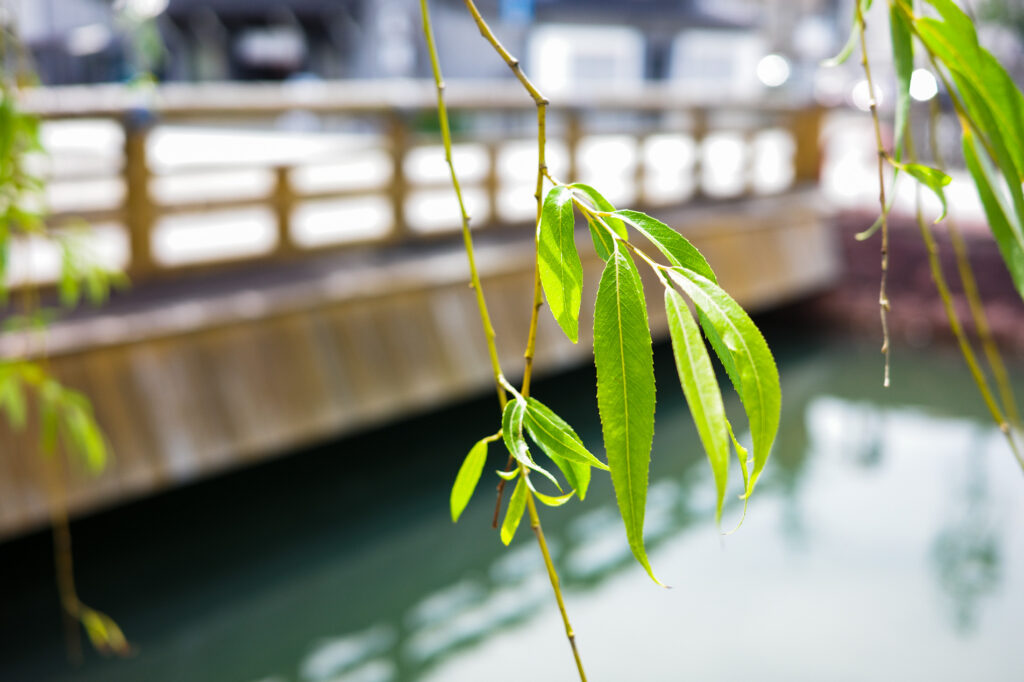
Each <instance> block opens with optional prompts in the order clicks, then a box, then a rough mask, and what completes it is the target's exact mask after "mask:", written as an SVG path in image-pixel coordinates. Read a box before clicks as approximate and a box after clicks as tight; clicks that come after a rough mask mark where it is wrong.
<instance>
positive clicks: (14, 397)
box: [0, 372, 27, 431]
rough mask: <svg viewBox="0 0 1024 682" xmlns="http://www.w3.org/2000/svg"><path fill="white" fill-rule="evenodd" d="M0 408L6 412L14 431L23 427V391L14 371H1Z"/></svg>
mask: <svg viewBox="0 0 1024 682" xmlns="http://www.w3.org/2000/svg"><path fill="white" fill-rule="evenodd" d="M0 409H3V410H4V411H6V412H7V419H8V420H9V421H10V423H11V427H13V429H14V430H15V431H20V430H21V429H23V428H25V420H26V417H27V408H26V406H25V392H24V391H23V390H22V387H21V382H20V381H19V380H18V376H17V375H16V374H15V373H14V372H4V373H3V380H2V382H0Z"/></svg>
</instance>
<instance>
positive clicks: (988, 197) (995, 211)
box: [963, 131, 1024, 298]
mask: <svg viewBox="0 0 1024 682" xmlns="http://www.w3.org/2000/svg"><path fill="white" fill-rule="evenodd" d="M963 149H964V160H965V161H966V162H967V169H968V170H969V171H970V172H971V177H973V178H974V184H975V187H977V190H978V196H980V197H981V204H982V206H983V207H984V208H985V217H986V218H988V224H989V229H991V230H992V235H993V236H994V237H995V239H996V244H997V246H998V247H999V253H1000V254H1001V255H1002V256H1003V260H1004V261H1005V262H1006V268H1007V270H1009V271H1010V276H1011V277H1012V278H1013V284H1014V286H1015V287H1016V288H1017V293H1018V294H1020V296H1021V298H1024V243H1022V241H1021V239H1020V235H1019V233H1018V232H1016V231H1015V230H1014V229H1013V226H1012V224H1011V219H1010V218H1009V209H1008V208H1007V207H1006V206H1005V205H1004V204H1003V202H1002V200H1001V199H1000V197H999V194H998V193H997V192H996V190H995V189H994V188H993V186H992V185H993V182H992V177H991V172H990V170H989V169H988V168H986V166H985V165H984V163H982V161H981V159H980V157H979V155H978V150H977V148H976V143H975V141H974V136H973V135H971V134H970V132H969V131H968V132H965V133H964V137H963Z"/></svg>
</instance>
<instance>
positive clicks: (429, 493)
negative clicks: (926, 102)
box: [0, 330, 1024, 682]
mask: <svg viewBox="0 0 1024 682" xmlns="http://www.w3.org/2000/svg"><path fill="white" fill-rule="evenodd" d="M770 340H772V344H773V347H774V348H775V349H776V352H777V356H778V361H779V365H780V370H781V375H782V381H783V395H784V408H783V414H782V430H781V432H780V436H779V440H778V442H777V445H776V448H775V451H774V454H773V456H772V460H771V462H770V464H769V467H768V469H767V473H766V474H765V477H764V478H762V483H761V485H760V487H759V490H758V492H757V494H756V495H755V498H754V500H753V502H752V503H751V504H750V508H749V512H748V515H747V519H746V522H745V523H744V525H743V526H742V528H741V529H740V530H739V531H738V532H736V533H734V534H732V535H729V536H722V535H720V533H719V532H718V531H717V530H716V528H715V525H714V522H713V504H714V499H713V492H712V490H713V489H712V483H711V478H710V474H709V471H708V465H707V463H706V461H705V459H704V457H703V455H702V454H701V451H700V448H699V445H698V443H697V439H696V435H695V430H694V427H693V425H692V422H691V421H690V418H689V416H688V414H687V413H686V412H685V406H684V402H683V399H682V396H681V392H680V390H679V387H678V383H677V381H676V379H675V377H674V374H673V372H674V370H673V367H672V365H671V359H670V355H669V354H668V352H667V349H666V348H664V347H662V348H660V349H658V351H657V353H656V359H657V361H658V367H659V369H658V386H659V403H658V414H657V431H656V436H655V448H654V453H653V463H652V474H651V481H652V483H651V490H650V496H649V501H648V512H647V543H648V548H649V553H650V558H651V562H652V564H653V566H654V568H655V570H656V572H657V573H658V575H659V576H660V577H661V579H662V580H664V581H665V582H667V583H669V584H670V585H671V586H672V588H671V589H667V590H666V589H663V588H660V587H658V586H657V585H655V584H654V583H652V582H651V581H650V580H649V579H648V578H647V577H646V576H645V574H644V572H643V570H642V569H640V567H639V566H638V565H637V564H636V562H635V561H633V559H632V558H631V556H630V554H629V551H628V548H627V546H626V542H625V537H624V532H623V529H622V524H621V521H620V520H619V519H618V518H617V514H616V509H615V503H614V497H613V494H612V490H611V485H610V483H609V482H608V479H607V476H605V475H597V474H596V473H595V480H594V484H593V485H592V488H591V493H590V495H589V496H588V498H587V500H586V501H585V502H583V503H579V502H575V501H574V502H573V503H570V504H569V505H567V506H565V507H563V508H561V509H556V510H548V509H543V508H542V514H543V521H544V524H545V529H546V532H547V534H548V537H549V539H550V542H551V545H552V548H553V552H554V556H555V561H556V563H557V565H558V566H559V568H560V569H561V572H562V576H563V581H564V587H565V590H566V600H567V605H568V609H569V612H570V614H571V616H572V618H573V623H574V625H575V627H576V632H577V639H578V642H579V646H580V651H581V653H582V656H583V659H584V661H585V663H586V666H587V669H588V673H589V676H590V679H591V680H592V681H594V682H598V681H602V680H603V681H606V682H632V681H639V680H643V681H646V682H655V681H661V680H664V681H670V680H681V679H688V680H702V681H703V680H709V681H717V680H730V681H731V680H740V679H751V680H761V681H772V680H778V681H780V682H782V681H786V682H790V681H793V680H808V681H822V680H828V681H844V680H849V681H851V682H852V681H860V680H870V681H873V680H929V681H932V682H935V681H939V680H958V681H959V680H968V679H970V680H986V681H990V682H997V681H1004V680H1005V681H1007V682H1010V681H1013V682H1017V681H1019V680H1022V679H1024V647H1022V646H1021V640H1020V637H1021V633H1022V632H1024V475H1022V473H1021V471H1020V470H1019V468H1018V467H1017V466H1016V464H1015V463H1014V462H1013V459H1012V456H1011V454H1010V453H1009V451H1008V449H1007V447H1006V445H1005V443H1004V441H1003V440H1002V439H1001V436H1000V434H999V433H998V432H997V431H996V429H995V428H994V427H993V426H991V424H990V422H988V421H986V416H985V412H984V410H983V408H982V407H981V405H980V400H979V399H978V398H977V395H976V393H975V390H974V388H973V385H972V384H971V382H970V379H969V377H968V375H967V374H966V372H965V371H964V370H963V368H962V364H963V363H962V361H961V360H960V359H959V357H958V356H956V355H955V353H953V352H951V351H945V350H939V351H935V350H922V349H906V348H901V349H897V352H896V353H895V355H894V360H893V361H894V367H893V380H894V386H893V388H891V389H889V390H887V391H886V390H883V389H882V388H881V387H880V383H881V382H880V379H881V359H880V356H879V355H878V353H877V348H876V347H875V346H874V345H872V346H870V347H865V346H861V345H857V344H854V343H847V342H836V341H835V340H834V339H831V340H827V341H826V340H818V339H812V338H806V337H796V338H795V337H793V336H791V335H789V334H787V333H786V330H778V331H776V332H775V333H772V334H770ZM1016 370H1017V371H1016V375H1017V376H1018V378H1019V377H1022V376H1024V368H1022V367H1020V366H1018V367H1017V368H1016ZM1022 387H1024V386H1022ZM536 392H537V395H538V396H540V397H542V399H544V400H546V401H547V402H548V403H549V404H550V405H551V406H552V407H553V408H555V409H556V410H557V411H558V412H559V413H561V414H562V415H563V416H564V417H565V418H566V419H568V420H569V421H570V422H571V423H573V424H574V425H575V426H576V427H577V430H578V431H579V432H580V434H581V436H582V437H583V438H584V440H585V441H586V442H587V443H588V444H590V445H591V446H592V447H593V448H594V449H595V450H597V451H598V452H599V451H600V448H599V443H600V428H599V423H598V420H597V417H596V406H595V397H594V388H593V374H592V371H590V370H586V369H584V370H579V371H576V372H573V373H569V374H566V375H563V376H560V377H558V378H555V379H549V380H546V381H543V382H541V383H540V384H539V385H538V386H537V388H536ZM728 407H729V409H730V410H731V411H732V413H734V414H736V412H737V410H738V408H739V406H738V404H737V403H736V402H735V401H732V402H731V403H730V404H729V406H728ZM497 426H498V425H497V414H496V408H495V406H494V404H493V399H492V398H490V396H488V397H487V398H486V399H481V400H479V401H474V402H470V403H466V404H463V405H459V406H457V407H454V408H451V409H444V410H440V411H437V412H433V413H430V414H426V415H421V416H419V417H416V418H414V419H411V420H409V421H407V422H405V423H402V424H398V425H394V426H389V427H386V428H382V429H379V430H376V431H373V432H370V433H366V434H363V435H361V436H358V437H355V438H350V439H346V440H344V441H340V442H338V443H334V444H331V445H328V446H324V447H320V448H317V449H315V450H311V451H308V452H303V453H299V454H297V455H295V456H293V457H290V458H287V459H285V460H282V461H278V462H273V463H270V464H267V465H264V466H261V467H259V468H257V469H254V470H250V471H245V472H241V473H235V474H231V475H229V476H225V477H223V478H219V479H216V480H212V481H207V482H204V483H202V484H199V485H195V486H192V487H190V488H187V489H184V490H179V491H176V492H172V493H169V494H166V495H163V496H161V497H158V498H155V499H151V500H147V501H144V502H141V503H138V504H134V505H131V506H128V507H124V508H121V509H117V510H114V511H112V512H107V513H104V514H101V515H98V516H94V517H92V518H88V519H84V520H82V521H79V522H76V523H75V524H74V527H73V532H74V537H75V548H76V561H77V574H78V580H79V588H80V594H81V597H82V599H83V601H85V602H86V603H87V604H90V605H92V606H95V607H97V608H100V609H102V610H104V611H106V612H108V613H110V614H111V615H112V616H114V617H115V618H116V619H117V620H118V621H119V622H120V624H121V625H122V626H123V628H124V630H125V631H126V633H127V634H128V636H129V638H130V639H131V640H132V642H133V643H134V645H135V646H136V648H137V652H136V654H135V655H134V656H133V657H131V658H129V659H127V660H112V659H103V658H101V657H99V656H97V655H96V654H94V653H92V652H86V655H85V660H84V662H83V663H81V664H80V665H78V666H73V665H71V664H70V663H69V662H68V659H67V654H66V653H65V644H64V640H63V636H62V629H61V621H60V618H59V614H58V609H57V599H56V593H55V589H54V587H53V582H52V568H51V564H50V561H51V557H50V550H49V545H48V543H49V538H48V537H47V536H46V535H45V534H39V535H35V536H32V537H29V538H25V539H22V540H19V541H16V542H14V543H8V544H7V545H3V546H0V576H2V585H0V598H2V602H0V603H2V604H3V606H2V607H0V608H2V610H0V680H5V681H6V680H11V681H17V682H20V681H23V680H83V681H84V680H88V681H95V682H101V681H102V682H118V681H139V680H142V681H146V682H160V681H172V680H173V681H181V682H186V681H187V682H203V681H210V682H257V681H259V682H410V681H413V680H417V681H420V680H422V681H429V682H490V681H503V680H531V681H535V682H539V681H546V680H551V681H562V680H572V679H574V675H575V671H574V667H573V664H572V659H571V656H570V652H569V648H568V645H567V643H566V641H565V637H564V633H563V632H562V630H561V623H560V620H559V618H558V614H557V610H556V608H555V604H554V601H553V599H552V597H551V594H550V587H549V585H548V583H547V578H546V576H545V574H544V571H543V566H542V564H541V562H540V559H539V556H538V551H537V548H536V544H535V542H534V538H533V535H532V534H531V533H530V532H529V529H528V528H526V526H525V525H524V526H523V527H522V528H520V532H519V534H518V536H517V537H516V539H515V541H514V542H513V544H512V546H511V547H510V548H505V547H503V546H502V545H501V544H500V542H499V541H498V538H497V534H496V533H495V532H494V531H492V530H491V529H490V515H491V510H492V508H493V500H494V497H493V492H492V489H491V487H490V486H487V487H484V488H482V489H481V490H479V491H478V494H477V495H476V497H475V498H474V500H473V502H472V503H471V504H470V506H469V508H468V509H467V510H466V513H465V514H464V516H463V519H462V520H461V521H460V523H459V524H458V525H452V523H451V522H450V520H449V518H448V508H447V506H448V489H449V486H450V484H451V481H452V479H453V478H454V473H455V471H456V469H457V467H458V464H459V462H460V460H461V457H462V456H463V455H464V453H465V452H466V451H467V450H468V448H469V447H470V445H472V443H473V442H474V441H475V440H476V439H477V438H479V437H481V436H483V435H485V434H487V433H491V432H493V431H494V430H495V429H496V428H497ZM492 458H493V459H492V461H491V463H492V464H493V467H494V468H496V467H498V466H500V465H501V464H502V463H503V462H504V459H505V457H504V455H501V454H499V453H498V448H493V449H492ZM736 473H737V476H736V477H737V478H738V472H736ZM739 513H740V508H739V505H738V503H736V502H732V503H731V504H730V505H729V507H728V508H727V512H726V521H725V524H724V525H726V526H729V527H731V525H732V524H734V523H735V522H736V520H737V519H738V515H739Z"/></svg>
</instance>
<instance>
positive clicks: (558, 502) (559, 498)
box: [526, 476, 576, 507]
mask: <svg viewBox="0 0 1024 682" xmlns="http://www.w3.org/2000/svg"><path fill="white" fill-rule="evenodd" d="M526 485H527V486H529V488H530V492H531V493H532V494H533V496H534V497H536V498H537V499H538V500H540V501H541V504H544V505H547V506H548V507H561V506H562V505H563V504H565V503H566V502H568V501H569V500H571V499H572V496H573V495H575V494H576V491H575V490H570V491H569V492H567V493H565V494H564V495H545V494H544V493H542V492H540V491H539V490H537V489H536V488H534V487H533V483H532V482H531V481H530V477H529V476H527V477H526Z"/></svg>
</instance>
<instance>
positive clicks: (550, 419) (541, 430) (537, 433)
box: [524, 398, 608, 471]
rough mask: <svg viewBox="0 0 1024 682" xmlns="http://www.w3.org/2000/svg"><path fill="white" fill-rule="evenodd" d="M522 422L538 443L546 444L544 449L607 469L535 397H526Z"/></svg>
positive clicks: (569, 458)
mask: <svg viewBox="0 0 1024 682" xmlns="http://www.w3.org/2000/svg"><path fill="white" fill-rule="evenodd" d="M524 423H525V425H526V430H527V432H529V434H530V437H531V438H533V439H534V440H535V441H537V444H538V445H541V444H542V443H545V444H547V446H548V447H545V451H547V450H548V449H552V450H556V451H557V452H558V454H559V455H561V456H562V457H564V458H565V459H568V460H571V461H574V462H579V463H580V464H586V465H589V466H594V467H597V468H598V469H603V470H605V471H608V465H607V464H605V463H604V462H602V461H601V460H599V459H598V458H597V457H595V456H594V455H592V454H591V453H590V451H589V450H587V448H586V446H584V445H583V441H581V440H580V437H579V436H577V435H576V432H575V431H573V430H572V427H571V426H569V424H567V423H566V422H565V420H564V419H562V418H561V417H559V416H558V415H557V414H555V413H554V412H553V411H552V410H551V408H549V407H548V406H547V405H545V404H544V403H542V402H540V401H539V400H537V399H536V398H527V401H526V420H525V422H524ZM542 447H543V446H542Z"/></svg>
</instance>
